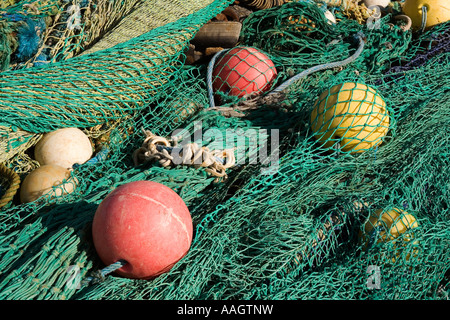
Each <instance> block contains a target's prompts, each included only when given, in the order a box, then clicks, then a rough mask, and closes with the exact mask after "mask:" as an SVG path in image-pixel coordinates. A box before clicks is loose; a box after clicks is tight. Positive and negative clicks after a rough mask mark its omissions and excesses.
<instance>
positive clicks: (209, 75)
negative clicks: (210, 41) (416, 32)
mask: <svg viewBox="0 0 450 320" xmlns="http://www.w3.org/2000/svg"><path fill="white" fill-rule="evenodd" d="M354 37H355V38H357V40H359V47H358V49H357V50H356V51H355V53H354V54H353V55H352V56H350V57H349V58H347V59H345V60H342V61H337V62H330V63H325V64H321V65H318V66H315V67H312V68H309V69H306V70H305V71H303V72H301V73H299V74H297V75H296V76H294V77H292V78H290V79H288V80H287V81H285V82H283V83H282V84H281V85H279V86H278V87H276V88H275V89H273V90H272V91H271V92H270V93H268V94H267V96H271V95H274V94H278V93H281V92H282V91H283V90H285V89H286V88H287V87H289V86H290V85H292V84H293V83H294V82H296V81H298V80H300V79H302V78H304V77H306V76H308V75H310V74H312V73H315V72H318V71H322V70H326V69H331V68H337V67H343V66H345V65H347V64H349V63H352V62H353V61H355V60H356V59H357V58H358V57H359V56H360V55H361V53H362V51H363V49H364V44H365V41H364V39H365V36H364V34H363V33H362V32H361V31H360V32H358V33H357V34H356V35H355V36H354ZM224 51H226V50H225V49H224V50H222V51H219V52H217V53H216V54H215V55H214V56H213V58H212V59H211V61H210V62H209V65H208V70H207V85H208V96H209V105H210V108H214V107H215V105H214V95H213V89H212V80H211V79H212V69H213V67H214V64H215V61H216V59H217V58H218V57H219V56H220V55H221V54H222V53H223V52H224Z"/></svg>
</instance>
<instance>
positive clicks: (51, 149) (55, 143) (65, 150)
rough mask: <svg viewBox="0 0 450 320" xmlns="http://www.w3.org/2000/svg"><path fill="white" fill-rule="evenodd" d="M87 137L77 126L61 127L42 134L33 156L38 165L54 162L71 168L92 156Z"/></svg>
mask: <svg viewBox="0 0 450 320" xmlns="http://www.w3.org/2000/svg"><path fill="white" fill-rule="evenodd" d="M92 153H93V148H92V145H91V141H90V140H89V137H88V136H87V135H86V134H85V133H84V132H83V131H81V130H80V129H78V128H62V129H58V130H55V131H52V132H49V133H46V134H44V135H43V137H42V138H41V139H40V140H39V141H38V143H37V144H36V146H35V149H34V157H35V159H36V160H37V161H38V162H39V164H40V165H46V164H54V165H58V166H61V167H63V168H72V166H73V165H74V164H75V163H79V164H83V163H85V162H86V161H87V160H89V159H90V158H91V157H92Z"/></svg>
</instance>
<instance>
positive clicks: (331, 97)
mask: <svg viewBox="0 0 450 320" xmlns="http://www.w3.org/2000/svg"><path fill="white" fill-rule="evenodd" d="M389 122H390V119H389V114H388V111H387V109H386V103H385V101H384V99H383V98H382V97H381V96H380V94H379V93H378V92H377V91H376V90H375V89H373V88H371V87H368V86H366V85H364V84H361V83H354V82H346V83H343V84H338V85H335V86H333V87H331V88H330V89H329V90H325V91H324V92H322V94H321V95H320V96H319V98H318V99H317V100H316V103H315V105H314V108H313V110H312V112H311V129H312V131H313V133H314V137H315V138H316V139H317V140H318V141H319V142H322V143H323V144H322V147H325V148H331V147H333V145H335V144H336V142H339V144H340V150H341V151H344V152H350V153H360V152H363V151H366V150H368V149H370V148H373V147H375V146H377V145H379V144H381V142H382V139H383V137H384V136H386V134H387V132H388V130H389Z"/></svg>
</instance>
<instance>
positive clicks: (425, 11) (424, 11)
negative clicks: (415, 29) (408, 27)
mask: <svg viewBox="0 0 450 320" xmlns="http://www.w3.org/2000/svg"><path fill="white" fill-rule="evenodd" d="M427 16H428V9H427V7H426V6H422V26H421V27H420V33H423V32H424V31H425V27H426V24H427Z"/></svg>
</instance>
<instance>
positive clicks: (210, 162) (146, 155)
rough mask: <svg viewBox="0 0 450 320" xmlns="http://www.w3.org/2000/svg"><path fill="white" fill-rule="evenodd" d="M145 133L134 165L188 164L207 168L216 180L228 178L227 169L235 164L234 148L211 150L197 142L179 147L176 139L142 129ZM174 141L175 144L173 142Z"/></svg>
mask: <svg viewBox="0 0 450 320" xmlns="http://www.w3.org/2000/svg"><path fill="white" fill-rule="evenodd" d="M142 130H143V132H144V134H145V139H144V142H143V143H142V146H141V147H140V148H138V149H136V150H135V151H134V152H133V161H134V165H135V166H138V165H140V164H143V163H146V162H150V161H158V162H159V164H160V165H161V166H163V167H168V166H174V165H187V166H192V167H194V168H200V167H203V168H205V171H206V172H208V173H209V174H211V175H212V176H214V177H216V181H219V180H220V179H226V178H227V177H228V176H227V173H226V169H228V168H231V167H233V166H234V165H235V163H236V159H235V156H234V150H233V149H225V150H212V151H211V150H209V148H208V147H200V146H199V145H198V144H197V143H189V144H186V145H184V146H183V147H178V142H177V140H176V139H174V140H168V139H166V138H164V137H160V136H157V135H154V134H153V133H152V132H150V131H148V130H144V129H142ZM171 141H172V142H173V145H172V143H171Z"/></svg>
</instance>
